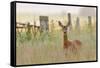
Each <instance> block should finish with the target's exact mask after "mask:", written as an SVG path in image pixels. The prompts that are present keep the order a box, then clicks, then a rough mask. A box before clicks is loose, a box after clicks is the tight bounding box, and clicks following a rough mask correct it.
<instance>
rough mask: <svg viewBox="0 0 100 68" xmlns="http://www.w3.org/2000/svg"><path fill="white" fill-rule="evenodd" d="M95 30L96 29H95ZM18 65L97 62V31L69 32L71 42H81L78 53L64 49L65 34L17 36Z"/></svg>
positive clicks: (57, 32)
mask: <svg viewBox="0 0 100 68" xmlns="http://www.w3.org/2000/svg"><path fill="white" fill-rule="evenodd" d="M93 29H94V28H93ZM16 39H17V41H16V42H17V43H16V63H17V65H27V64H46V63H61V62H79V61H95V60H96V31H95V30H92V31H91V30H89V29H88V28H86V29H84V30H80V31H79V30H78V31H77V30H71V31H70V32H68V39H69V40H76V39H77V40H80V41H81V42H82V47H81V49H80V50H79V51H78V52H77V53H73V52H71V51H65V50H64V49H63V32H62V30H55V31H53V32H48V31H45V32H42V33H41V34H40V33H39V32H37V34H36V35H35V36H34V34H32V33H30V34H28V35H27V32H21V33H17V35H16Z"/></svg>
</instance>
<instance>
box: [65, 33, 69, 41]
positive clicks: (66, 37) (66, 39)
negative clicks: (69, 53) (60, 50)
mask: <svg viewBox="0 0 100 68" xmlns="http://www.w3.org/2000/svg"><path fill="white" fill-rule="evenodd" d="M64 41H68V36H67V32H64Z"/></svg>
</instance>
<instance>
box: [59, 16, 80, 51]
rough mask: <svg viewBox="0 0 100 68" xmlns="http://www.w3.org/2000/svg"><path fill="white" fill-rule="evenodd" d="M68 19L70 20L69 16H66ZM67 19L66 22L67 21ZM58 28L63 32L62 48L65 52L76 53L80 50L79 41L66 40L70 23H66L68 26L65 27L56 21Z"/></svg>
mask: <svg viewBox="0 0 100 68" xmlns="http://www.w3.org/2000/svg"><path fill="white" fill-rule="evenodd" d="M68 17H69V19H70V14H68ZM69 19H68V20H69ZM58 24H59V26H60V27H61V28H62V31H63V41H64V44H63V48H64V49H66V50H68V49H69V50H70V49H71V50H72V51H77V50H79V49H80V47H81V45H82V43H81V42H80V40H69V39H68V35H67V32H68V27H69V26H70V21H68V24H67V25H66V26H64V25H62V23H61V21H58Z"/></svg>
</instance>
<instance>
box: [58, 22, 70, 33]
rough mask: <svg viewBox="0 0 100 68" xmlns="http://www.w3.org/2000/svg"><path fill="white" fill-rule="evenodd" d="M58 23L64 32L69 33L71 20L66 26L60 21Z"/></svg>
mask: <svg viewBox="0 0 100 68" xmlns="http://www.w3.org/2000/svg"><path fill="white" fill-rule="evenodd" d="M58 24H59V26H60V27H61V28H62V30H63V32H64V33H67V31H68V26H69V25H70V22H68V24H67V25H65V26H64V25H63V24H62V23H61V22H60V21H58Z"/></svg>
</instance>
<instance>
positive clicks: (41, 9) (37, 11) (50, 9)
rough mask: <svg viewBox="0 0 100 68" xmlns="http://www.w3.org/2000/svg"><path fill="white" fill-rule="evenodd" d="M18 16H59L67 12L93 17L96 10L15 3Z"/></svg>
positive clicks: (91, 8)
mask: <svg viewBox="0 0 100 68" xmlns="http://www.w3.org/2000/svg"><path fill="white" fill-rule="evenodd" d="M16 7H17V13H18V14H32V15H33V14H34V15H60V14H67V13H68V12H70V13H72V14H74V15H81V16H84V15H85V16H95V15H96V8H93V7H77V6H61V5H60V6H59V5H44V4H43V5H42V4H38V5H37V4H28V3H17V6H16Z"/></svg>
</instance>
